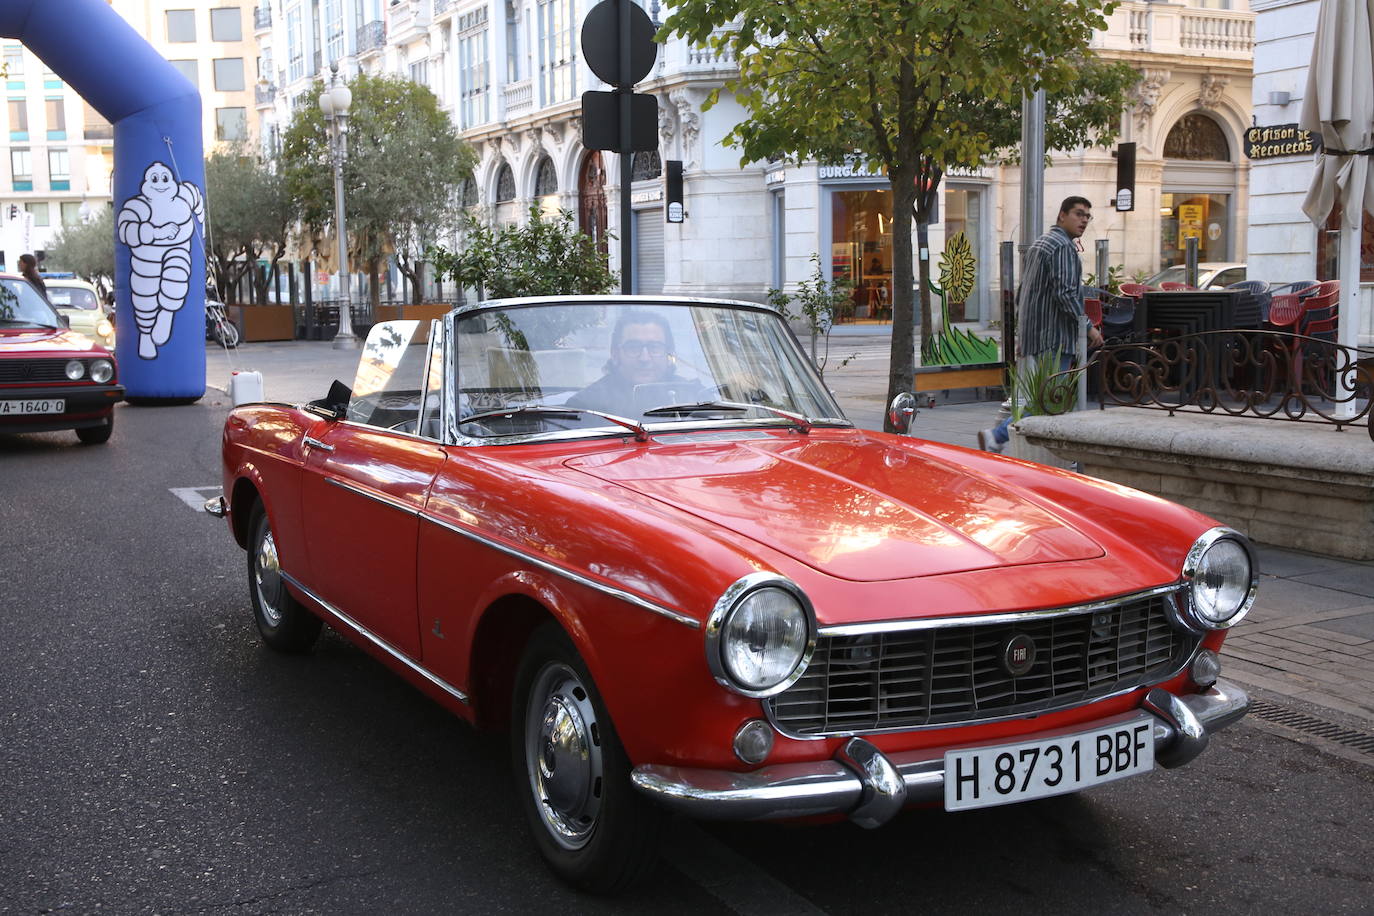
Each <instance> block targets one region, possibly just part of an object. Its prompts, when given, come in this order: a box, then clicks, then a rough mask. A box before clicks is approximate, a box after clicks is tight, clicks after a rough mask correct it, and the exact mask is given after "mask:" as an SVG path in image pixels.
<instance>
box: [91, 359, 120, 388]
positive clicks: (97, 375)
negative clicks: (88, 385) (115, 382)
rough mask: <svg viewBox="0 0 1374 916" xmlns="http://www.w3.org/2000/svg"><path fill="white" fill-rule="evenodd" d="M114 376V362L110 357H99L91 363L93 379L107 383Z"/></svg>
mask: <svg viewBox="0 0 1374 916" xmlns="http://www.w3.org/2000/svg"><path fill="white" fill-rule="evenodd" d="M112 378H114V363H112V362H110V361H109V360H108V359H98V360H96V361H95V362H93V363H91V381H93V382H99V383H100V384H102V385H103V384H105V383H106V382H108V381H109V380H110V379H112Z"/></svg>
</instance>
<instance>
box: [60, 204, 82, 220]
mask: <svg viewBox="0 0 1374 916" xmlns="http://www.w3.org/2000/svg"><path fill="white" fill-rule="evenodd" d="M60 206H61V208H62V225H64V226H79V225H80V224H81V202H80V201H76V200H64V201H62V203H61V204H60Z"/></svg>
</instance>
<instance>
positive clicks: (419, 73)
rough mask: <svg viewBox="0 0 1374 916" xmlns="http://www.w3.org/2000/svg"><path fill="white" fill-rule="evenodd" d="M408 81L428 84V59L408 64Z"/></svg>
mask: <svg viewBox="0 0 1374 916" xmlns="http://www.w3.org/2000/svg"><path fill="white" fill-rule="evenodd" d="M410 81H411V82H412V83H414V84H416V85H417V86H428V85H429V60H428V58H426V59H425V60H417V61H416V62H415V63H413V64H411V65H410Z"/></svg>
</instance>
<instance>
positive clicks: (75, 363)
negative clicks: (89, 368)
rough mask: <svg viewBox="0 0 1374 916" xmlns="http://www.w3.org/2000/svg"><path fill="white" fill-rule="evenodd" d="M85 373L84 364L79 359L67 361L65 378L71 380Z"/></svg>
mask: <svg viewBox="0 0 1374 916" xmlns="http://www.w3.org/2000/svg"><path fill="white" fill-rule="evenodd" d="M85 374H86V364H85V363H83V362H82V361H81V360H79V359H72V360H68V361H67V378H69V379H71V380H72V381H73V382H74V381H76V380H77V379H79V378H81V377H82V376H83V375H85Z"/></svg>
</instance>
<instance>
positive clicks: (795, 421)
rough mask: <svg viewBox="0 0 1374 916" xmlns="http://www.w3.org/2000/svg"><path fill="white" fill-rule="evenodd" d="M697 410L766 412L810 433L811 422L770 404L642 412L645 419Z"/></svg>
mask: <svg viewBox="0 0 1374 916" xmlns="http://www.w3.org/2000/svg"><path fill="white" fill-rule="evenodd" d="M698 410H730V411H735V410H766V411H768V412H769V413H771V414H775V415H777V416H779V417H783V418H784V419H787V420H791V421H792V425H793V426H795V427H796V428H797V432H799V433H802V434H806V433H809V432H811V421H810V420H808V419H807V418H806V417H804V416H802V415H801V414H799V413H793V412H792V411H790V410H783V409H782V408H781V407H774V406H772V405H771V404H745V403H742V402H740V401H701V402H700V403H696V404H665V405H663V406H662V407H655V408H653V409H652V410H646V411H644V416H646V417H667V416H673V415H674V414H683V413H693V412H695V411H698Z"/></svg>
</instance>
